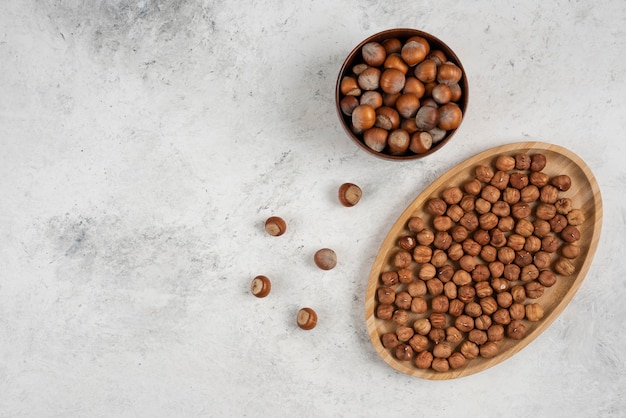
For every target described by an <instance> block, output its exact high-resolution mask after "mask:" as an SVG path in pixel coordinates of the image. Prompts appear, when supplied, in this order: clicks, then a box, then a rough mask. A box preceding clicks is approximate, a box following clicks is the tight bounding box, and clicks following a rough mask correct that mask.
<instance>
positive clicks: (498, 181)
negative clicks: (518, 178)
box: [489, 171, 509, 190]
mask: <svg viewBox="0 0 626 418" xmlns="http://www.w3.org/2000/svg"><path fill="white" fill-rule="evenodd" d="M489 184H491V185H492V186H495V187H497V188H498V189H500V190H504V189H506V188H507V187H508V185H509V174H508V173H507V172H505V171H496V173H495V174H494V175H493V178H492V179H491V181H490V182H489Z"/></svg>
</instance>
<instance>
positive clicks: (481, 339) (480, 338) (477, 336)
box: [467, 329, 487, 345]
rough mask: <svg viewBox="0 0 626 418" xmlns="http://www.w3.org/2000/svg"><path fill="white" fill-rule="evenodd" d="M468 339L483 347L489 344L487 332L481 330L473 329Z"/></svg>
mask: <svg viewBox="0 0 626 418" xmlns="http://www.w3.org/2000/svg"><path fill="white" fill-rule="evenodd" d="M467 339H468V340H470V341H471V342H473V343H476V344H478V345H482V344H484V343H486V342H487V332H486V331H483V330H480V329H473V330H471V331H470V332H469V334H468V335H467Z"/></svg>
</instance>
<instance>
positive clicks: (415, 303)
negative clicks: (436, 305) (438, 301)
mask: <svg viewBox="0 0 626 418" xmlns="http://www.w3.org/2000/svg"><path fill="white" fill-rule="evenodd" d="M410 309H411V312H413V313H420V314H421V313H425V312H426V311H427V310H428V303H427V302H426V299H424V298H422V297H415V298H413V299H412V300H411V307H410Z"/></svg>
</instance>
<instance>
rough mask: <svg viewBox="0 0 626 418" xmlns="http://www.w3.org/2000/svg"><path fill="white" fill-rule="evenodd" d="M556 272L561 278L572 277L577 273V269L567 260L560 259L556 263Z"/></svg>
mask: <svg viewBox="0 0 626 418" xmlns="http://www.w3.org/2000/svg"><path fill="white" fill-rule="evenodd" d="M554 271H556V272H557V273H558V274H560V275H561V276H571V275H572V274H574V272H575V271H576V267H575V266H574V264H573V263H572V262H571V261H570V260H568V259H567V258H560V259H558V260H557V261H556V262H555V263H554Z"/></svg>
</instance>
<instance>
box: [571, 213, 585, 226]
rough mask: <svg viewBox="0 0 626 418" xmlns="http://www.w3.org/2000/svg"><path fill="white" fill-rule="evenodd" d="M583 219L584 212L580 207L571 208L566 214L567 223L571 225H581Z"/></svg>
mask: <svg viewBox="0 0 626 418" xmlns="http://www.w3.org/2000/svg"><path fill="white" fill-rule="evenodd" d="M584 221H585V214H584V213H583V211H582V210H580V209H573V210H572V211H570V212H569V213H568V214H567V223H568V224H569V225H572V226H578V225H581V224H582V223H583V222H584Z"/></svg>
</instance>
